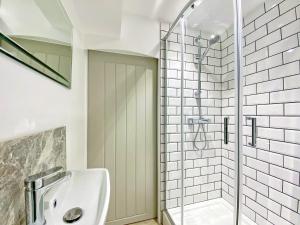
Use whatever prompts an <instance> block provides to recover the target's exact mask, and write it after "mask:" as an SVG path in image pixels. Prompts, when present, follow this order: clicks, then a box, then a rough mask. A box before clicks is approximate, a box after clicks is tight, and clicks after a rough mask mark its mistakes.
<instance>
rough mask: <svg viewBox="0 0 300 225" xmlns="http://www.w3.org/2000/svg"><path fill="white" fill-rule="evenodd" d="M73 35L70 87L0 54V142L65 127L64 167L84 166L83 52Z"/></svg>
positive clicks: (85, 90) (84, 81)
mask: <svg viewBox="0 0 300 225" xmlns="http://www.w3.org/2000/svg"><path fill="white" fill-rule="evenodd" d="M79 42H80V40H79V35H78V33H77V32H74V35H73V43H74V49H73V67H72V70H73V73H72V89H67V88H65V87H63V86H62V85H59V84H58V83H56V82H54V81H52V80H50V79H48V78H46V77H45V76H43V75H41V74H39V73H37V72H35V71H33V70H32V69H30V68H28V67H26V66H24V65H22V64H20V63H18V62H16V61H15V60H13V59H11V58H9V57H7V56H6V55H4V54H1V53H0V124H1V125H0V141H3V140H8V139H12V138H15V137H19V136H23V135H27V134H32V133H36V132H39V131H43V130H47V129H52V128H55V127H60V126H66V127H67V167H68V169H82V168H85V167H86V132H87V131H86V126H87V107H86V105H87V99H86V98H87V95H86V92H87V51H86V50H83V49H80V48H78V47H77V46H79Z"/></svg>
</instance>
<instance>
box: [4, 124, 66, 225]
mask: <svg viewBox="0 0 300 225" xmlns="http://www.w3.org/2000/svg"><path fill="white" fill-rule="evenodd" d="M54 166H63V167H64V168H66V128H65V127H61V128H55V129H53V130H48V131H44V132H41V133H38V134H34V135H30V136H27V137H21V138H17V139H14V140H10V141H5V142H2V143H0V224H6V225H23V224H25V220H26V219H25V198H24V188H23V186H24V185H23V184H24V179H25V178H26V177H27V176H29V175H32V174H35V173H38V172H41V171H43V170H46V169H49V168H52V167H54Z"/></svg>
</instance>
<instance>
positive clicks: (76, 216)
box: [63, 207, 83, 223]
mask: <svg viewBox="0 0 300 225" xmlns="http://www.w3.org/2000/svg"><path fill="white" fill-rule="evenodd" d="M82 213H83V211H82V209H81V208H79V207H76V208H72V209H70V210H68V211H67V212H66V213H65V215H64V217H63V220H64V222H66V223H74V222H76V221H78V220H80V218H81V217H82Z"/></svg>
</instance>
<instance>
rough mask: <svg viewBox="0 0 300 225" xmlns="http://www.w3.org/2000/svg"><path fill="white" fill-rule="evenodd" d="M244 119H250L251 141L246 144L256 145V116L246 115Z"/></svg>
mask: <svg viewBox="0 0 300 225" xmlns="http://www.w3.org/2000/svg"><path fill="white" fill-rule="evenodd" d="M246 120H247V121H248V120H250V121H251V142H249V143H248V145H249V146H251V147H256V137H257V127H256V118H254V117H246Z"/></svg>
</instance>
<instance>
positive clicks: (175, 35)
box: [162, 23, 184, 225]
mask: <svg viewBox="0 0 300 225" xmlns="http://www.w3.org/2000/svg"><path fill="white" fill-rule="evenodd" d="M169 28H170V27H169V25H168V24H165V25H162V36H164V35H165V34H166V33H167V31H168V30H169ZM181 34H182V31H181V26H180V23H178V24H177V25H176V26H175V27H174V29H173V30H172V32H171V33H170V35H169V37H168V38H167V39H166V40H163V41H162V46H163V48H162V56H163V57H164V59H163V60H162V63H163V64H162V68H163V73H162V75H163V79H162V93H163V101H162V104H163V114H164V116H163V119H164V120H163V121H164V124H163V130H162V135H163V139H164V152H163V154H162V161H163V165H164V166H163V168H164V170H163V171H162V176H163V185H164V188H165V192H164V193H165V195H164V198H165V199H164V207H165V208H166V212H167V213H168V214H169V216H170V217H171V220H172V221H173V222H174V223H175V224H176V225H180V224H181V221H182V219H183V214H182V207H183V189H182V188H181V187H182V186H183V185H182V184H183V179H182V177H183V170H182V165H183V163H184V158H183V156H184V155H183V151H182V147H181V146H182V144H181V143H182V110H181V109H182V104H183V101H182V97H181V88H182V80H181V77H182V44H181V43H182V35H181Z"/></svg>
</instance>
